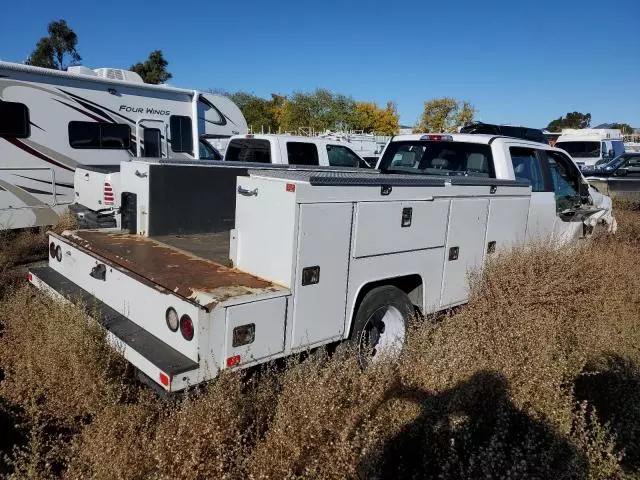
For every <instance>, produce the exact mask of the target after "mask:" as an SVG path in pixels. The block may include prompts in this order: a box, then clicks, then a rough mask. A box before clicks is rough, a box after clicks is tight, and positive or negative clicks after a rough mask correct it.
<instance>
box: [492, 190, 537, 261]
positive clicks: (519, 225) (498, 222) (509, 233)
mask: <svg viewBox="0 0 640 480" xmlns="http://www.w3.org/2000/svg"><path fill="white" fill-rule="evenodd" d="M528 216H529V199H528V198H520V197H514V198H509V197H506V198H492V199H491V201H490V202H489V219H488V222H487V238H486V242H485V244H486V245H487V248H489V244H490V243H491V242H495V249H494V251H495V252H500V251H504V250H508V249H510V248H513V247H514V246H516V245H521V244H522V243H523V242H524V239H525V235H526V234H525V232H526V230H527V220H528ZM488 251H489V250H488Z"/></svg>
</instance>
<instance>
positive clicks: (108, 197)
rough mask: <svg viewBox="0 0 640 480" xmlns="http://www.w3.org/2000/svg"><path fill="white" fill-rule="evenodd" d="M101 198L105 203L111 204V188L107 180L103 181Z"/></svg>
mask: <svg viewBox="0 0 640 480" xmlns="http://www.w3.org/2000/svg"><path fill="white" fill-rule="evenodd" d="M103 198H104V204H105V205H113V188H112V187H111V184H110V183H109V182H104V190H103Z"/></svg>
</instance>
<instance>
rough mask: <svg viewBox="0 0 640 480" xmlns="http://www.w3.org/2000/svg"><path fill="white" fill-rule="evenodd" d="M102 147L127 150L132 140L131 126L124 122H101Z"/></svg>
mask: <svg viewBox="0 0 640 480" xmlns="http://www.w3.org/2000/svg"><path fill="white" fill-rule="evenodd" d="M99 125H100V148H114V149H121V150H126V149H127V148H129V141H130V140H131V128H129V125H125V124H123V123H101V124H99Z"/></svg>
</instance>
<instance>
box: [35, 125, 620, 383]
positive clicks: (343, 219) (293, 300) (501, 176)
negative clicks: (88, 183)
mask: <svg viewBox="0 0 640 480" xmlns="http://www.w3.org/2000/svg"><path fill="white" fill-rule="evenodd" d="M214 163H216V162H211V163H209V164H206V163H204V162H199V163H198V162H191V163H184V162H172V161H170V160H143V159H136V160H132V161H129V162H123V164H122V188H123V191H124V194H123V213H122V215H123V217H122V224H123V230H115V229H114V230H79V231H67V232H64V233H63V234H61V235H58V234H55V233H50V234H49V251H50V259H49V265H48V266H46V267H42V268H33V269H31V270H30V272H29V280H30V282H31V283H33V284H34V285H35V286H36V287H38V288H40V289H42V290H44V291H47V292H49V293H51V294H52V295H54V296H57V297H59V298H63V299H68V300H71V301H77V300H80V303H81V304H84V305H86V306H87V308H88V311H89V312H90V313H94V314H95V312H98V314H97V315H96V316H95V317H94V318H96V320H97V321H99V322H100V323H101V324H102V325H103V326H104V328H105V330H106V332H107V336H108V339H109V340H110V342H111V343H112V344H113V345H114V346H115V347H116V348H117V349H118V350H119V351H120V352H121V353H122V355H123V356H124V357H125V358H126V359H127V360H128V361H130V362H131V363H132V364H133V365H134V366H135V367H136V368H137V369H138V370H139V372H140V376H141V378H143V379H146V381H147V382H150V383H151V384H152V385H154V386H156V387H158V388H162V389H164V390H165V391H169V392H171V391H178V390H181V389H184V388H186V387H187V386H189V385H195V384H198V383H200V382H203V381H205V380H209V379H212V378H215V377H216V376H217V375H218V374H219V372H220V371H222V370H225V369H234V368H245V367H249V366H252V365H257V364H261V363H264V362H267V361H269V360H273V359H276V358H279V357H283V356H287V355H291V354H294V353H296V352H302V351H305V350H307V349H310V348H314V347H318V346H321V345H326V344H330V343H334V342H340V341H344V340H350V341H351V342H352V343H353V344H354V346H355V347H356V349H355V351H356V352H357V354H358V358H359V361H360V362H361V364H362V365H366V364H368V363H369V362H371V361H377V360H379V359H380V358H384V357H386V356H391V357H393V356H395V355H397V354H398V352H399V351H400V350H401V348H402V346H403V344H404V341H405V335H406V331H407V330H406V329H407V325H408V323H409V321H410V320H411V319H412V318H413V317H414V315H415V314H416V312H420V313H429V312H436V311H439V310H443V309H446V308H449V307H453V306H456V305H460V304H462V303H465V302H466V301H467V299H468V288H469V287H468V274H469V272H470V271H471V270H474V269H477V268H480V267H481V266H482V265H483V263H484V261H485V260H486V259H487V258H488V257H489V256H490V255H494V254H495V252H498V251H501V250H504V249H509V248H510V247H512V246H514V245H518V244H522V243H524V242H527V241H528V240H530V239H534V238H539V237H541V236H545V237H547V236H556V237H559V238H560V239H561V240H562V241H568V240H570V239H577V238H581V237H583V236H584V235H585V234H588V233H589V232H590V230H591V228H592V227H593V225H594V223H598V222H604V223H606V224H608V225H609V226H610V228H611V227H612V225H613V223H614V220H613V217H612V215H611V210H610V202H608V199H607V197H603V196H599V197H596V198H594V197H593V196H592V195H591V193H590V191H589V189H588V187H587V185H586V183H585V182H584V181H583V178H582V176H581V175H580V173H579V172H578V171H577V168H576V167H575V165H574V164H573V162H572V161H571V159H570V158H569V157H568V156H566V154H564V153H563V152H561V151H560V150H557V149H554V148H552V147H549V146H548V145H543V144H540V143H534V142H528V141H524V140H518V139H512V138H506V137H499V136H491V135H462V134H460V135H452V136H449V135H433V134H428V135H407V136H400V137H395V138H394V139H392V141H391V142H390V143H389V144H388V146H387V147H386V149H385V152H384V153H383V155H382V158H381V161H380V164H379V170H368V169H343V170H340V169H338V168H334V169H333V170H329V169H326V168H325V169H323V168H319V167H304V169H296V168H294V167H285V168H276V167H274V166H270V167H265V168H256V169H255V170H249V171H247V170H246V168H247V167H246V164H245V165H244V166H242V165H240V166H239V165H238V164H232V163H227V162H217V164H214ZM243 172H246V174H243ZM185 185H189V186H190V188H188V189H187V188H184V187H185ZM532 185H533V192H532ZM594 193H595V191H594ZM596 203H598V204H599V205H595V204H596ZM202 232H208V233H202Z"/></svg>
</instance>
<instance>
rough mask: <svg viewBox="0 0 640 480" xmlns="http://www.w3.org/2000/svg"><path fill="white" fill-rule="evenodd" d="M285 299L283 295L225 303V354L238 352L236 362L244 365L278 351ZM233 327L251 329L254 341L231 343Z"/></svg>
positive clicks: (280, 343) (233, 355) (282, 346)
mask: <svg viewBox="0 0 640 480" xmlns="http://www.w3.org/2000/svg"><path fill="white" fill-rule="evenodd" d="M287 299H288V297H285V296H283V297H276V298H269V299H265V300H258V301H256V302H251V303H243V304H240V305H233V306H230V307H227V312H226V316H227V333H226V337H227V339H226V340H227V342H226V343H227V355H226V358H227V359H229V358H231V357H235V356H236V355H240V361H239V362H237V363H235V364H237V365H244V364H246V363H251V362H253V361H255V360H260V359H263V358H266V357H270V356H272V355H276V354H278V353H281V352H282V351H283V350H284V332H285V323H286V322H285V320H286V315H287ZM236 328H238V331H246V330H247V329H253V331H254V335H253V341H252V342H250V343H246V344H244V345H237V346H234V330H235V329H236ZM238 331H237V332H236V333H238ZM236 336H238V335H236ZM235 364H234V365H235Z"/></svg>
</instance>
